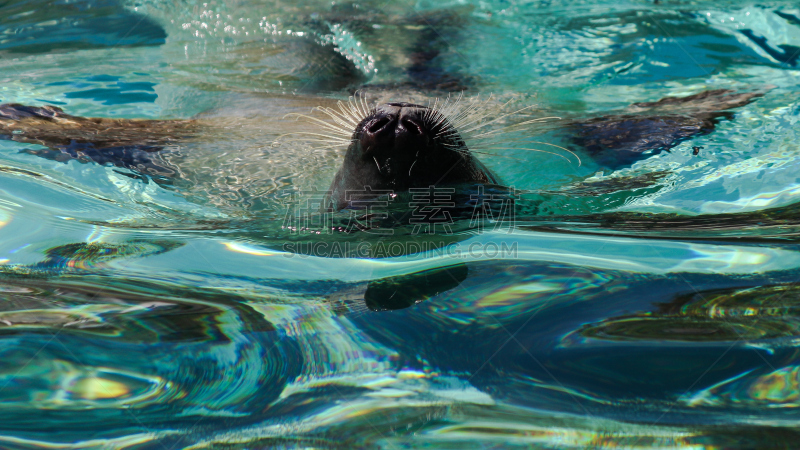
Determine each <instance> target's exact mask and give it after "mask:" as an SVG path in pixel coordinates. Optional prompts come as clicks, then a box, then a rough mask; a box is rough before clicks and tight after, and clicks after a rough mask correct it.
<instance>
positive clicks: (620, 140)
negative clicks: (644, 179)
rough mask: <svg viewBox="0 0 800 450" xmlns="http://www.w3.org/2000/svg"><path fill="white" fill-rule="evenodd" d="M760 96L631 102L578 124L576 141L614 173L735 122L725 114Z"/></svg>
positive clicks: (714, 94)
mask: <svg viewBox="0 0 800 450" xmlns="http://www.w3.org/2000/svg"><path fill="white" fill-rule="evenodd" d="M763 95H764V93H763V92H735V91H731V90H727V89H718V90H713V91H704V92H701V93H699V94H695V95H690V96H687V97H666V98H662V99H661V100H659V101H657V102H648V103H634V104H633V105H631V106H630V107H629V108H628V109H627V110H626V111H625V112H623V113H622V114H617V115H612V116H605V117H600V118H597V119H592V120H588V121H586V122H582V123H576V124H575V125H574V128H575V137H574V140H575V142H576V143H577V144H578V145H581V146H583V147H584V148H586V150H588V151H589V153H590V154H591V155H592V157H593V159H595V161H597V162H598V163H599V164H601V165H603V166H606V167H609V168H612V169H618V168H621V167H625V166H629V165H631V164H633V163H634V162H636V161H639V160H641V159H644V158H646V157H648V156H650V155H655V154H658V153H660V152H661V151H663V150H669V149H671V148H672V147H675V146H676V145H678V144H679V143H681V142H683V141H685V140H687V139H690V138H692V137H694V136H697V135H703V134H708V133H710V132H712V131H714V127H715V126H716V125H717V123H719V120H720V119H728V120H730V119H732V118H733V113H732V112H730V111H728V110H729V109H732V108H738V107H740V106H744V105H746V104H748V103H750V102H752V101H753V100H754V99H755V98H758V97H761V96H763Z"/></svg>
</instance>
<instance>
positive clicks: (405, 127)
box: [359, 103, 431, 158]
mask: <svg viewBox="0 0 800 450" xmlns="http://www.w3.org/2000/svg"><path fill="white" fill-rule="evenodd" d="M426 110H427V108H425V107H424V106H419V105H413V104H411V103H387V104H385V105H381V106H379V107H377V108H376V109H375V114H374V115H373V117H372V118H371V119H370V121H369V122H367V123H366V124H364V127H363V128H362V130H361V136H360V137H359V140H360V142H361V148H362V151H363V152H364V154H365V155H368V154H369V155H373V156H374V155H386V156H388V155H390V154H391V155H392V156H395V157H401V158H402V157H403V156H414V155H415V154H416V153H417V152H418V151H419V149H420V146H425V145H427V144H428V142H429V140H430V137H431V136H430V134H431V133H430V130H429V129H428V127H427V126H426V125H425V111H426Z"/></svg>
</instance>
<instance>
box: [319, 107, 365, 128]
mask: <svg viewBox="0 0 800 450" xmlns="http://www.w3.org/2000/svg"><path fill="white" fill-rule="evenodd" d="M340 108H341V106H340ZM317 110H318V111H322V112H324V113H325V114H327V115H329V116H330V117H331V119H333V120H334V122H336V123H338V124H340V125H342V126H347V127H353V126H355V125H358V122H356V121H354V120H353V118H352V117H350V116H349V115H348V114H347V113H346V112H345V111H336V110H335V109H333V108H328V107H325V106H318V107H317Z"/></svg>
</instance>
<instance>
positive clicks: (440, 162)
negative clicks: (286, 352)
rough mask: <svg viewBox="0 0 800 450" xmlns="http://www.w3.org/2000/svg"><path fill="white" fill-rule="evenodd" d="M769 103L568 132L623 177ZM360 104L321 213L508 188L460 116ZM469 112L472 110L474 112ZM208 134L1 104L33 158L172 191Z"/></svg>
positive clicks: (738, 98) (195, 128)
mask: <svg viewBox="0 0 800 450" xmlns="http://www.w3.org/2000/svg"><path fill="white" fill-rule="evenodd" d="M762 95H763V92H759V91H756V92H745V93H740V92H734V91H731V90H725V89H718V90H711V91H703V92H701V93H699V94H694V95H690V96H686V97H666V98H663V99H661V100H659V101H656V102H649V103H635V104H633V105H631V106H630V107H628V108H627V109H626V110H624V111H622V112H619V113H616V114H609V115H605V116H601V117H598V118H585V119H571V120H565V121H564V123H563V129H564V130H566V131H568V132H569V133H570V135H571V136H572V140H573V142H575V143H576V144H578V145H579V146H581V147H583V148H584V149H585V150H586V152H588V153H589V155H590V156H592V158H593V159H594V160H595V161H596V162H598V163H599V164H600V165H601V166H605V167H608V168H612V169H617V168H621V167H625V166H627V165H630V164H632V163H634V162H636V161H638V160H641V159H644V158H647V157H649V156H652V155H654V154H657V153H658V152H660V151H669V150H670V149H671V148H673V147H675V146H676V145H677V144H678V143H680V142H682V141H685V140H687V139H690V138H692V137H694V136H697V135H703V134H708V133H710V132H712V131H713V130H714V128H715V126H716V125H717V123H718V122H719V121H720V120H721V119H727V120H730V119H732V118H733V113H732V112H730V111H729V110H730V109H732V108H736V107H740V106H743V105H746V104H748V103H750V102H751V101H753V99H755V98H757V97H760V96H762ZM361 100H362V101H360V102H357V103H359V104H358V105H355V107H354V108H351V110H353V111H355V110H357V111H358V114H348V113H345V114H340V115H339V116H336V115H334V114H331V113H328V114H329V115H330V116H331V118H332V119H333V121H334V122H336V125H333V124H329V123H326V122H324V121H320V120H318V119H314V121H315V122H316V123H318V124H323V127H325V128H324V129H325V130H326V131H329V132H331V131H332V132H333V134H336V135H337V136H332V139H333V140H334V141H335V143H346V144H347V145H348V148H347V150H346V152H345V155H344V160H343V161H342V165H341V166H340V168H339V170H338V171H337V172H336V174H335V176H334V178H333V182H332V183H331V185H330V193H329V194H328V196H327V197H326V201H325V205H323V206H324V208H327V209H329V210H341V209H344V208H348V207H350V206H353V205H352V202H351V200H350V198H349V193H352V192H362V193H363V192H365V191H392V192H394V193H396V194H400V193H402V192H404V191H405V192H407V191H408V190H409V189H413V188H427V187H441V186H452V185H457V184H472V185H475V184H486V185H502V182H501V180H500V177H498V176H497V175H495V174H493V173H492V172H491V171H490V170H489V169H488V168H487V167H486V166H485V165H484V164H483V163H481V162H480V161H479V160H478V159H477V158H476V157H475V156H474V154H473V152H472V151H471V150H470V148H469V147H468V145H467V142H468V141H467V142H465V139H464V138H463V135H462V134H460V132H459V130H458V129H457V128H458V127H459V126H461V125H459V124H462V122H457V123H456V122H454V120H451V119H452V118H454V117H458V116H459V111H457V110H454V109H453V108H444V109H443V108H437V107H436V106H433V107H428V106H422V105H419V104H414V103H406V102H389V103H384V104H381V105H378V106H375V107H369V106H367V105H366V103H365V102H363V99H361ZM434 105H436V104H434ZM350 106H353V105H350ZM340 108H345V107H340ZM470 108H472V109H474V108H475V105H474V104H473V105H471V106H469V107H467V109H468V110H470ZM345 109H346V108H345ZM345 109H342V111H344V110H345ZM323 110H324V108H323ZM470 111H471V110H470ZM299 116H302V115H299ZM343 119H344V120H343ZM494 121H496V120H492V121H490V123H491V122H494ZM526 123H528V122H523V123H520V124H517V125H523V126H524V125H525V124H526ZM205 126H206V127H208V126H209V124H206V125H205ZM203 127H204V125H203V122H201V121H200V120H141V119H106V118H84V117H78V116H72V115H69V114H67V113H65V112H64V111H63V110H61V109H60V108H57V107H53V106H43V107H33V106H24V105H20V104H2V105H0V138H5V139H12V140H15V141H18V142H27V143H35V144H39V145H43V146H45V147H48V148H49V149H51V151H47V150H30V151H29V153H33V154H36V155H38V156H42V157H45V158H49V159H55V160H58V161H67V160H70V159H78V160H79V161H82V162H89V161H92V162H95V163H98V164H102V165H113V166H117V167H121V168H125V169H128V170H129V171H131V172H133V173H134V174H139V175H141V176H142V179H143V180H144V181H147V179H148V178H149V179H152V180H154V181H155V182H157V183H158V184H160V185H168V184H170V183H171V180H173V179H176V178H179V177H180V176H181V171H180V170H179V168H176V167H171V166H170V165H169V164H168V162H167V161H164V160H162V159H160V158H159V154H160V153H163V152H162V150H164V149H165V148H168V147H170V146H171V145H174V144H175V143H177V142H180V141H181V140H185V139H188V138H193V137H194V136H197V135H198V134H199V133H200V130H201V129H202V128H203ZM474 128H475V127H474V126H473V129H474ZM467 131H469V130H467ZM300 134H307V135H311V136H315V137H317V136H324V137H329V136H325V135H323V134H320V133H311V132H306V133H300ZM125 175H128V176H133V177H136V175H131V174H125ZM373 196H374V195H373Z"/></svg>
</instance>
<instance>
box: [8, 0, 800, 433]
mask: <svg viewBox="0 0 800 450" xmlns="http://www.w3.org/2000/svg"><path fill="white" fill-rule="evenodd" d="M748 30H749V31H748ZM798 53H800V9H798V8H797V6H796V5H795V4H794V3H793V2H789V1H781V2H758V3H756V2H747V1H723V2H720V1H714V2H711V1H695V2H683V1H682V2H677V1H671V0H660V1H659V2H657V3H654V2H652V1H644V0H642V1H629V2H626V1H614V2H610V1H601V0H587V1H570V2H557V1H539V2H536V1H534V2H499V1H498V2H447V3H446V2H406V1H395V2H361V3H358V4H332V3H331V2H321V1H320V2H314V1H306V2H300V3H291V4H284V3H281V2H274V3H273V2H269V3H261V2H249V1H230V2H208V3H204V2H155V1H153V2H150V1H144V2H119V3H117V2H112V1H104V0H97V1H93V0H86V1H81V0H79V1H63V2H44V1H33V2H32V1H21V0H20V1H17V2H6V3H2V4H0V79H1V80H2V82H1V83H0V103H22V104H26V105H36V106H41V105H47V104H49V105H54V106H58V107H61V108H63V109H64V111H65V112H67V113H69V114H72V115H76V116H86V117H109V118H128V119H132V118H144V119H147V118H149V119H189V118H195V119H196V120H197V121H198V123H200V124H201V127H200V129H199V131H197V132H196V133H194V134H192V135H190V136H180V137H179V139H178V140H177V142H176V143H175V144H174V146H172V147H170V148H169V149H167V150H165V152H164V154H165V155H164V158H165V160H166V161H167V162H168V163H169V164H171V165H172V167H177V168H178V169H177V170H179V176H178V177H176V179H175V181H174V182H171V183H164V182H157V180H154V179H148V178H147V177H142V176H137V175H136V173H135V172H132V171H130V170H128V169H124V168H119V167H114V166H111V165H109V166H103V165H99V164H95V163H93V162H91V161H87V160H85V159H83V160H81V159H66V160H65V159H63V158H62V159H61V160H59V158H55V157H53V155H52V154H49V153H48V151H49V150H48V149H47V148H46V147H44V146H41V145H36V144H35V143H30V142H29V143H24V142H18V141H14V140H11V139H7V140H0V225H1V226H2V228H0V237H1V238H2V239H0V297H2V299H3V301H2V302H0V340H2V345H0V352H2V363H0V447H3V448H13V449H29V448H114V449H116V448H135V449H149V448H153V449H173V448H226V449H228V448H242V449H245V448H247V449H254V448H275V447H277V448H373V447H377V448H389V449H392V448H422V447H427V448H512V447H523V448H642V449H649V448H659V449H664V448H692V449H701V448H703V449H706V448H707V449H716V448H726V449H733V448H792V447H793V445H795V444H794V443H795V442H797V439H798V437H799V436H798V435H800V428H798V412H797V411H798V408H799V407H800V359H798V337H800V311H799V310H798V307H799V305H800V288H798V286H797V282H798V280H799V279H800V277H798V273H799V272H798V268H799V267H800V253H798V247H797V233H798V231H799V230H798V222H800V221H798V206H797V205H798V198H797V197H798V195H800V185H798V181H799V180H798V176H797V174H798V173H800V159H799V157H800V152H798V149H797V142H798V141H800V136H799V134H800V125H798V123H797V122H798V111H800V105H799V104H798V100H797V99H798V93H800V72H799V71H798V68H797V67H798V64H800V60H798ZM420 61H422V62H423V63H424V64H423V63H420ZM358 88H362V89H364V92H368V93H372V94H370V95H374V96H375V97H370V98H379V99H389V98H391V99H394V100H414V101H421V102H422V101H428V100H430V101H434V100H433V98H435V97H440V98H444V97H446V96H447V95H448V91H449V92H460V91H461V90H464V95H465V96H466V97H467V98H468V99H472V100H471V101H482V102H485V103H484V105H485V107H486V108H487V109H488V110H489V111H491V112H492V114H494V116H492V117H495V116H499V115H501V114H503V113H504V112H513V111H515V110H518V109H521V108H528V109H526V110H525V111H524V112H520V113H519V114H516V115H512V116H509V118H508V119H507V120H504V121H499V122H497V123H490V124H486V128H485V129H486V130H496V131H497V136H498V137H497V138H496V139H490V140H488V141H484V143H483V146H481V144H480V143H479V142H476V145H475V147H473V148H475V149H477V150H478V151H480V152H481V153H479V154H478V157H479V158H480V159H481V160H482V161H483V162H484V163H485V164H486V165H487V166H489V167H490V168H491V169H492V170H493V171H494V172H495V173H497V174H498V175H499V176H500V177H501V178H502V179H503V180H504V181H505V183H506V184H507V185H508V186H512V187H514V188H515V189H516V190H517V192H518V195H517V196H516V197H515V198H516V199H517V200H516V203H515V206H516V209H514V211H515V213H514V215H513V216H512V215H507V214H506V215H503V216H502V217H500V216H499V215H497V216H496V218H497V219H498V220H484V221H481V222H480V223H477V224H476V223H471V221H470V220H467V219H460V220H457V221H456V222H455V223H453V224H452V229H451V230H450V231H452V233H441V232H440V233H438V234H436V235H433V236H422V235H420V234H418V233H416V232H414V230H410V229H406V228H402V227H401V228H397V229H390V230H388V234H380V233H374V232H370V231H376V230H367V231H352V230H351V232H340V231H337V232H330V233H329V232H328V229H327V228H326V227H324V226H322V225H320V224H324V222H321V221H320V222H314V221H315V220H330V221H331V222H330V223H342V221H344V220H346V219H347V218H348V215H347V214H346V213H341V214H340V215H334V216H333V217H324V218H320V217H317V216H313V217H306V216H303V215H302V214H301V213H302V211H303V205H307V204H308V202H309V201H310V199H313V198H314V195H313V189H317V190H320V191H324V190H325V189H327V187H328V185H329V183H330V180H331V179H332V177H333V175H334V173H335V172H336V170H337V168H338V167H339V165H340V164H341V158H342V155H343V149H342V148H335V147H331V148H322V149H320V148H316V147H315V146H314V145H312V144H310V143H308V142H299V141H294V140H292V139H289V138H287V137H285V136H283V135H284V134H287V133H293V132H297V131H302V130H308V129H309V128H313V125H309V122H304V121H303V120H301V121H297V122H296V121H294V120H293V119H292V118H291V117H289V118H285V116H286V115H287V114H291V113H299V114H310V111H311V110H312V108H313V107H315V106H318V105H328V106H332V107H336V101H337V100H345V101H346V100H347V98H348V97H349V96H350V95H351V93H352V92H353V91H354V90H355V89H358ZM709 89H731V90H735V91H753V90H763V91H764V92H765V95H764V96H763V97H762V98H760V99H758V100H756V101H755V102H753V103H751V104H749V105H746V106H743V107H741V108H737V109H735V110H733V112H734V113H735V114H734V116H733V117H732V120H722V121H720V123H719V124H718V125H717V127H716V130H715V131H714V132H713V133H710V134H706V135H702V136H696V137H694V138H692V139H690V140H687V141H685V142H682V143H680V144H679V145H677V146H676V147H674V148H672V149H671V150H670V151H664V152H661V153H659V154H656V155H652V156H651V157H649V158H645V159H642V160H640V161H638V162H635V163H634V164H632V165H631V166H629V167H622V168H618V169H616V170H611V169H608V168H606V167H603V166H601V165H600V164H598V163H597V162H594V161H593V160H592V158H591V157H590V156H589V155H588V154H587V153H586V152H583V151H582V150H581V149H580V148H577V147H576V146H575V145H574V143H572V142H571V141H570V139H569V135H568V133H565V131H564V126H561V125H563V124H565V123H568V122H569V121H571V120H581V119H588V118H592V117H598V116H602V115H604V114H609V112H614V111H620V110H622V109H624V108H625V107H626V106H627V105H629V104H631V103H635V102H645V101H656V100H658V99H660V98H663V97H667V96H685V95H690V94H695V93H699V92H702V91H704V90H709ZM490 94H491V97H490ZM365 95H366V94H365ZM455 95H457V94H455ZM426 99H427V100H426ZM476 99H477V100H476ZM468 101H470V100H467V102H468ZM509 101H510V103H509V104H508V105H506V106H504V105H505V103H506V102H509ZM314 114H316V115H315V116H314V117H321V118H324V117H325V116H324V115H320V114H319V113H314ZM552 116H557V117H560V118H561V119H554V120H548V121H544V122H541V123H536V124H533V125H531V126H530V127H519V126H517V127H514V126H513V125H514V124H515V123H520V122H522V121H526V120H531V119H535V118H542V117H552ZM532 140H535V141H538V142H547V143H549V144H554V145H559V146H562V147H565V148H569V149H572V150H573V151H574V152H575V155H571V154H569V153H566V152H565V151H563V150H560V149H558V148H556V147H552V146H546V145H544V144H531V141H532ZM468 143H470V144H471V142H468ZM525 148H536V149H538V150H544V151H552V152H553V153H557V154H559V155H561V156H563V157H559V156H556V155H553V154H548V153H542V152H532V151H528V150H525ZM48 155H49V156H50V158H48V157H43V156H48ZM575 156H577V157H579V158H580V160H581V163H580V164H578V162H577V159H576V158H575ZM495 213H497V214H499V211H495ZM303 220H309V221H310V222H308V223H305V222H302V221H303ZM298 224H301V225H300V226H298ZM303 224H305V225H303ZM303 226H306V228H307V229H306V230H300V231H297V230H296V229H302V228H303ZM440 231H442V230H440ZM360 244H361V245H363V246H362V247H359V245H360Z"/></svg>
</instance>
